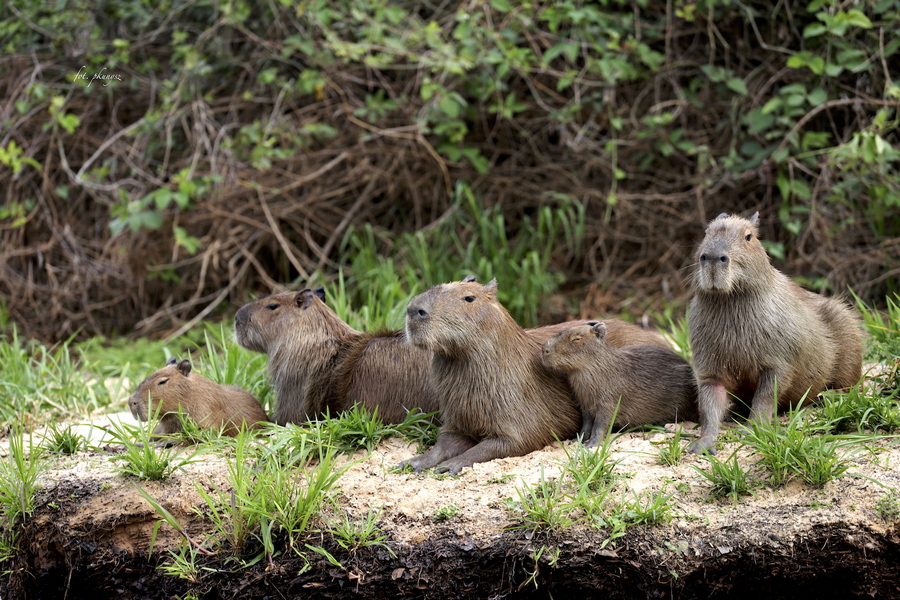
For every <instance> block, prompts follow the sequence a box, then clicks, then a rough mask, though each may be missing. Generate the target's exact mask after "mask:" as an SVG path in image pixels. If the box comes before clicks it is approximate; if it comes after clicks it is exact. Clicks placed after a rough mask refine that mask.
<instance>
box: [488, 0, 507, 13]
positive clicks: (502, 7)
mask: <svg viewBox="0 0 900 600" xmlns="http://www.w3.org/2000/svg"><path fill="white" fill-rule="evenodd" d="M491 8H493V9H494V10H497V11H500V12H502V13H508V12H509V11H511V10H512V5H510V3H509V2H507V0H491Z"/></svg>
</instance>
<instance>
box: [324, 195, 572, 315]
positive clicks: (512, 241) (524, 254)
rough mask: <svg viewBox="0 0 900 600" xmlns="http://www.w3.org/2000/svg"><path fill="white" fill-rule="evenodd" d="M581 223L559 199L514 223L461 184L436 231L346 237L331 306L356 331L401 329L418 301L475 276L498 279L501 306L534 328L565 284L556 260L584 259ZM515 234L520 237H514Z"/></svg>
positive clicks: (365, 231) (366, 230)
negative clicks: (424, 293)
mask: <svg viewBox="0 0 900 600" xmlns="http://www.w3.org/2000/svg"><path fill="white" fill-rule="evenodd" d="M584 222H585V214H584V206H583V204H582V203H579V202H577V201H575V200H574V199H571V198H568V197H565V196H556V197H554V198H553V199H552V203H550V204H548V205H546V206H543V207H541V208H540V210H539V211H538V212H537V214H535V215H531V216H523V217H522V220H521V222H519V223H515V224H511V223H509V222H507V221H506V218H505V217H504V215H503V212H502V211H501V210H500V209H499V207H491V208H485V207H484V206H483V205H482V204H481V202H480V201H479V200H478V199H477V198H476V196H475V195H474V194H473V193H472V191H471V190H470V189H469V188H468V186H466V185H465V184H459V185H458V186H457V189H456V193H455V202H454V205H453V207H452V208H451V209H450V211H448V213H447V215H446V216H445V218H444V219H442V220H441V221H440V222H439V223H438V224H437V225H436V226H435V227H433V228H432V229H429V230H424V231H418V232H415V233H411V234H401V235H397V234H390V233H376V232H375V231H374V230H373V229H372V228H371V227H369V226H366V227H363V228H361V229H355V230H352V231H350V232H348V234H347V235H346V236H345V237H344V240H343V242H342V253H343V254H344V255H345V256H348V257H350V260H349V264H347V265H346V266H345V269H344V270H343V272H342V276H341V278H340V279H339V283H338V286H337V291H336V294H335V296H336V298H335V300H336V302H335V304H333V306H334V307H335V310H336V311H337V312H338V314H339V315H342V316H344V317H345V319H346V320H347V322H348V323H350V324H351V325H352V326H354V327H358V325H364V328H368V329H377V328H400V327H402V325H403V318H404V309H405V306H406V304H407V303H408V301H409V299H411V298H412V297H413V296H415V295H416V294H418V293H421V292H422V291H424V290H425V289H426V288H428V287H431V286H433V285H436V284H439V283H444V282H447V281H455V280H459V279H462V278H463V277H465V276H466V275H475V276H476V277H477V278H478V280H479V281H482V282H485V283H486V282H487V281H489V280H490V279H492V278H496V279H497V281H498V283H499V291H498V296H499V299H500V301H501V302H502V303H503V304H504V306H506V307H507V309H508V310H509V311H510V313H511V314H512V316H513V317H514V318H515V319H516V320H517V321H518V322H519V323H520V324H521V325H523V326H524V327H533V326H536V325H538V324H539V320H540V315H541V309H542V307H544V306H546V299H547V297H548V296H551V295H552V294H554V293H556V291H557V290H558V288H559V285H560V284H561V283H562V280H563V277H562V275H561V274H560V273H559V272H558V271H557V270H555V269H554V268H553V261H554V260H557V259H558V260H567V259H568V258H571V257H574V256H577V255H578V254H579V252H580V249H581V245H582V240H583V239H584ZM513 228H516V229H518V231H517V233H516V235H515V237H510V236H509V235H508V234H507V231H508V230H510V229H513ZM561 248H567V249H568V252H569V254H567V255H564V254H561V252H560V249H561ZM353 307H356V308H353Z"/></svg>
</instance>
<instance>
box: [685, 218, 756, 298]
mask: <svg viewBox="0 0 900 600" xmlns="http://www.w3.org/2000/svg"><path fill="white" fill-rule="evenodd" d="M758 219H759V213H755V214H754V215H753V216H752V217H750V218H749V219H745V218H743V217H738V216H735V215H728V214H725V213H722V214H721V215H719V216H718V217H716V218H715V219H713V220H712V221H710V223H709V225H708V226H707V228H706V236H705V237H704V238H703V241H702V242H701V243H700V247H699V249H698V250H697V263H698V268H697V271H696V272H695V274H694V278H693V280H694V286H695V287H696V288H697V289H698V290H701V291H704V292H712V293H723V294H728V293H731V292H733V291H741V290H743V289H746V288H751V287H756V286H758V285H759V284H761V283H762V282H764V281H767V280H768V279H769V278H768V277H767V276H766V274H767V271H768V270H769V269H770V265H769V256H768V255H767V254H766V250H765V248H763V246H762V244H761V243H760V241H759V228H758V226H757V221H758Z"/></svg>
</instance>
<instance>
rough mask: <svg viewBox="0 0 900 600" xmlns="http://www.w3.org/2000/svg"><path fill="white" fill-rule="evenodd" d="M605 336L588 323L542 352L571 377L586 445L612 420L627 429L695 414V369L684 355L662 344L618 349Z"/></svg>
mask: <svg viewBox="0 0 900 600" xmlns="http://www.w3.org/2000/svg"><path fill="white" fill-rule="evenodd" d="M607 337H608V334H607V327H606V325H605V324H603V323H601V322H599V321H589V322H588V323H587V324H585V325H580V326H578V327H572V328H570V329H567V330H565V331H563V332H561V333H558V334H556V335H555V336H553V337H552V338H550V339H549V340H547V342H546V343H545V344H544V347H543V351H542V359H543V362H544V366H546V367H548V368H550V369H555V370H557V371H562V372H564V373H566V374H567V375H568V377H569V384H570V385H571V386H572V391H573V392H574V393H575V399H576V400H577V401H578V405H579V406H580V407H581V439H582V441H584V442H585V445H586V446H596V445H597V443H598V442H599V441H601V440H602V439H603V437H604V436H605V435H606V432H607V430H608V429H609V427H610V424H614V426H615V428H617V429H623V428H626V427H637V426H640V425H665V424H666V423H674V422H675V421H684V420H694V419H696V418H697V385H696V383H695V382H694V372H693V370H692V369H691V366H690V365H689V364H688V363H687V362H686V361H685V360H684V359H683V358H681V357H680V356H678V355H677V354H675V352H673V351H672V350H669V349H668V348H660V347H659V346H649V345H640V346H626V347H624V348H617V347H615V346H613V345H612V344H610V343H609V340H608V339H607ZM613 415H615V422H614V423H613Z"/></svg>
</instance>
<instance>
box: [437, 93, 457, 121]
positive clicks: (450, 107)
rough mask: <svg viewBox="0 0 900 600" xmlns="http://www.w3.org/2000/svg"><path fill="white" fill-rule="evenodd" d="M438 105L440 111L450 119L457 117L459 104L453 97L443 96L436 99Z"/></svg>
mask: <svg viewBox="0 0 900 600" xmlns="http://www.w3.org/2000/svg"><path fill="white" fill-rule="evenodd" d="M438 107H439V108H440V109H441V112H442V113H444V114H445V115H447V116H448V117H450V118H451V119H455V118H457V117H459V104H457V103H456V101H455V100H453V98H451V97H450V96H444V97H442V98H441V99H440V100H439V101H438Z"/></svg>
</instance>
